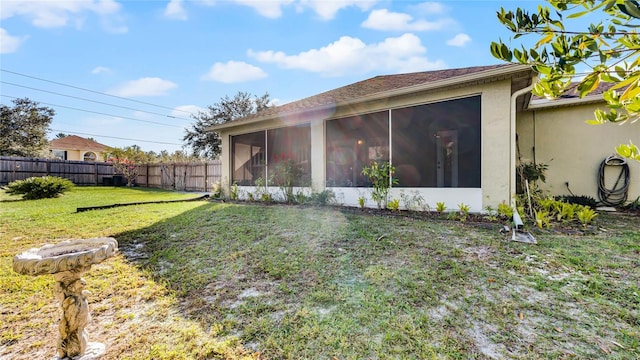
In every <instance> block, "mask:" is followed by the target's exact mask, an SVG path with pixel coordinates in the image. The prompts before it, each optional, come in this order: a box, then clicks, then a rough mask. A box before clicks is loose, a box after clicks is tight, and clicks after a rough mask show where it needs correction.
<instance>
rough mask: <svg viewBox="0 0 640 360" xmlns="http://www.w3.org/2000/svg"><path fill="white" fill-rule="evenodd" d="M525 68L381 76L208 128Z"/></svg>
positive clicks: (495, 67) (468, 81) (490, 67)
mask: <svg viewBox="0 0 640 360" xmlns="http://www.w3.org/2000/svg"><path fill="white" fill-rule="evenodd" d="M524 71H531V69H530V67H529V66H527V65H517V64H499V65H488V66H474V67H466V68H458V69H445V70H435V71H424V72H415V73H407V74H396V75H381V76H376V77H373V78H370V79H367V80H363V81H359V82H356V83H353V84H350V85H346V86H343V87H340V88H337V89H333V90H329V91H326V92H323V93H320V94H317V95H313V96H310V97H307V98H304V99H301V100H297V101H293V102H291V103H288V104H284V105H281V106H274V107H270V108H268V109H265V110H263V111H260V112H258V113H256V114H252V115H249V116H247V117H244V118H242V119H238V120H234V121H230V122H227V123H224V124H220V125H216V126H212V127H211V128H209V129H208V130H219V129H224V128H229V127H235V126H239V125H244V124H249V123H254V122H259V121H263V120H268V119H271V118H275V117H277V116H286V115H288V114H299V113H305V112H312V111H318V110H323V109H327V108H335V107H336V106H340V105H347V104H352V103H359V102H365V101H372V100H377V99H383V98H386V97H391V96H397V95H403V94H409V93H412V92H417V91H425V90H431V89H437V88H443V87H446V86H454V85H462V84H471V83H473V82H474V81H481V80H487V79H491V78H495V79H499V78H500V77H502V76H507V75H510V74H515V73H519V72H524Z"/></svg>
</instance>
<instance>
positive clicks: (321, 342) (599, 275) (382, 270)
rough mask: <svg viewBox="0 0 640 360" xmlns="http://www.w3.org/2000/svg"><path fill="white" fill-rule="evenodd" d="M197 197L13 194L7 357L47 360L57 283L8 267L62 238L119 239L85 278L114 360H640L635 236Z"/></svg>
mask: <svg viewBox="0 0 640 360" xmlns="http://www.w3.org/2000/svg"><path fill="white" fill-rule="evenodd" d="M180 197H182V198H185V197H186V198H189V197H194V195H193V194H192V195H189V194H178V193H170V192H162V191H157V190H156V191H152V190H148V189H135V190H134V189H121V188H120V189H116V188H95V187H94V188H76V189H75V190H73V191H72V192H70V193H68V194H66V195H64V196H62V197H60V198H57V199H49V200H37V201H6V200H11V199H13V197H9V196H7V195H4V194H2V193H1V192H0V201H2V200H5V201H3V202H0V241H1V242H0V309H1V310H0V313H1V316H0V358H3V359H4V358H5V357H6V358H11V359H33V358H51V357H53V355H54V350H55V339H56V336H57V327H56V321H57V316H58V313H57V311H58V310H57V307H56V304H55V303H54V302H53V300H52V298H51V290H52V287H53V280H52V279H51V278H49V277H47V276H43V277H37V278H30V277H26V276H22V275H18V274H15V273H13V271H12V270H11V259H12V257H13V256H14V255H15V254H18V253H20V252H22V251H24V250H26V249H28V248H30V247H33V246H39V245H41V244H42V243H44V242H51V241H56V240H62V239H65V238H77V237H96V236H113V237H115V238H116V239H117V240H118V241H119V243H120V250H121V251H120V254H119V255H118V256H116V257H115V258H112V259H110V260H108V261H106V262H105V263H103V264H100V265H98V266H94V267H93V268H92V270H91V271H90V272H89V273H88V274H87V276H86V277H85V278H86V280H87V283H88V289H89V290H90V291H91V292H92V295H91V297H90V299H89V300H90V306H91V312H92V316H93V320H92V323H91V325H90V326H89V327H88V331H89V334H90V339H91V340H92V341H100V342H103V343H105V344H106V345H107V354H106V356H104V357H103V358H104V359H211V358H231V359H237V358H243V357H244V358H260V359H333V358H334V357H335V358H336V359H417V358H421V359H424V358H427V359H431V358H434V359H440V358H452V359H469V358H479V359H484V358H497V359H503V358H504V359H511V358H522V359H537V358H547V359H558V358H612V359H634V358H639V357H640V288H639V284H640V271H638V269H639V268H640V219H639V218H638V216H637V215H636V216H631V215H604V214H602V215H601V216H599V217H598V218H597V222H596V225H597V226H599V227H600V228H601V230H600V231H598V233H597V234H596V235H589V236H578V235H563V234H560V233H556V232H553V231H548V230H545V231H538V232H536V233H535V235H536V237H537V238H538V241H539V244H538V245H527V244H522V243H515V242H509V241H506V239H505V238H504V237H503V236H502V235H500V234H499V233H498V231H497V230H496V229H497V228H499V226H498V225H496V224H494V226H489V227H487V226H477V225H473V224H463V223H460V222H455V221H441V220H420V219H414V218H411V217H408V216H402V215H395V216H381V215H369V214H366V213H362V212H360V211H359V210H356V211H353V210H350V211H345V210H341V209H339V208H334V207H297V206H284V205H262V204H236V203H223V202H208V201H197V202H181V203H170V204H150V205H138V206H130V207H119V208H112V209H106V210H97V211H88V212H82V213H75V208H77V207H82V206H91V205H107V204H111V203H125V202H136V201H145V200H168V199H176V198H180Z"/></svg>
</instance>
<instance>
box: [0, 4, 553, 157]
mask: <svg viewBox="0 0 640 360" xmlns="http://www.w3.org/2000/svg"><path fill="white" fill-rule="evenodd" d="M541 3H542V2H541V1H526V2H523V1H518V2H516V1H446V2H444V1H443V2H421V1H382V0H381V1H376V0H269V1H262V0H224V1H222V0H200V1H190V0H182V1H180V0H172V1H159V0H158V1H156V0H139V1H115V0H86V1H85V0H73V1H45V0H40V1H27V0H24V1H15V0H2V1H1V2H0V20H1V22H0V68H1V69H2V70H3V71H1V72H0V81H1V82H0V94H1V95H2V96H1V97H0V101H1V102H2V103H3V104H11V100H12V97H29V98H31V99H33V100H36V101H38V102H41V103H42V104H44V105H46V106H49V107H52V108H54V109H55V110H56V116H55V118H54V120H53V122H52V124H51V128H52V129H55V130H54V131H53V132H52V134H51V136H53V135H54V134H55V133H58V132H65V133H79V135H80V136H85V137H90V136H91V137H94V138H95V139H96V140H98V141H99V142H101V143H103V144H106V145H110V146H117V147H123V146H129V145H133V144H137V145H139V146H140V147H141V148H142V149H143V150H147V151H148V150H153V151H156V152H158V151H160V150H168V151H169V152H173V151H175V150H179V149H181V146H182V137H183V135H184V128H185V127H188V126H189V124H190V123H191V122H192V120H190V113H194V112H197V111H198V110H199V109H203V108H205V107H206V106H207V105H210V104H214V103H217V102H219V101H220V99H221V98H222V97H224V96H227V95H228V96H229V97H233V95H235V94H236V93H237V92H238V91H246V92H249V93H252V94H255V95H262V94H264V93H265V92H268V93H269V94H270V95H271V98H272V99H273V100H274V101H275V102H276V103H278V104H283V103H287V102H290V101H294V100H297V99H301V98H304V97H307V96H311V95H314V94H317V93H320V92H323V91H327V90H331V89H334V88H337V87H340V86H343V85H347V84H350V83H353V82H357V81H360V80H364V79H367V78H370V77H373V76H377V75H386V74H395V73H404V72H414V71H427V70H437V69H443V68H456V67H467V66H476V65H489V64H496V63H499V61H498V60H496V59H494V58H493V57H492V56H491V54H490V53H489V44H490V43H491V41H495V40H497V39H498V38H500V37H502V38H503V39H507V38H508V37H509V36H510V34H509V32H508V31H507V30H506V29H504V28H503V27H502V26H501V25H500V24H499V23H498V21H497V19H496V16H495V12H496V11H497V10H499V9H500V7H501V6H502V7H505V8H506V9H515V8H516V7H518V6H527V7H529V8H531V9H535V8H536V6H537V5H538V4H541ZM65 85H66V86H65ZM82 89H88V90H91V91H92V92H89V91H85V90H82ZM105 94H107V95H105ZM63 95H66V96H63ZM109 95H111V96H109ZM125 98H126V99H125ZM127 99H131V100H134V101H129V100H127ZM113 105H115V106H113ZM82 134H88V135H82ZM116 138H125V139H134V140H125V139H116ZM138 140H145V141H144V142H143V141H138Z"/></svg>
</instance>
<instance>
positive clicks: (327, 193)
mask: <svg viewBox="0 0 640 360" xmlns="http://www.w3.org/2000/svg"><path fill="white" fill-rule="evenodd" d="M309 201H311V203H312V204H314V205H318V206H326V205H329V204H332V203H333V202H334V201H336V194H334V193H333V191H332V190H329V189H326V190H322V191H321V192H318V193H312V194H311V198H310V199H309Z"/></svg>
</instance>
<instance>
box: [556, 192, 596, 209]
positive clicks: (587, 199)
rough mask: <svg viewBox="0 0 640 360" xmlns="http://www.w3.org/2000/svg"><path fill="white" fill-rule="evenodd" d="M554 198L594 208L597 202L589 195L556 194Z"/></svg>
mask: <svg viewBox="0 0 640 360" xmlns="http://www.w3.org/2000/svg"><path fill="white" fill-rule="evenodd" d="M556 200H561V201H564V202H566V203H569V204H576V205H584V206H588V207H590V208H592V209H595V208H596V206H597V204H598V202H597V201H596V199H594V198H592V197H591V196H586V195H562V196H556Z"/></svg>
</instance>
